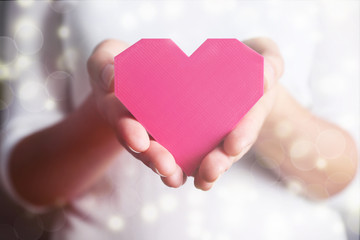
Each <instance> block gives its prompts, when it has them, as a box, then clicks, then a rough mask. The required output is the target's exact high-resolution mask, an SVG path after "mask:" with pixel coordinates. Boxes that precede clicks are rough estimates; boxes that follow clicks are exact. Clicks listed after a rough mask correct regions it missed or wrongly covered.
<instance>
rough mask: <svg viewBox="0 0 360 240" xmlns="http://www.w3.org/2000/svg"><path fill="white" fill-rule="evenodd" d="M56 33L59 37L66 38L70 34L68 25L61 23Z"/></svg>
mask: <svg viewBox="0 0 360 240" xmlns="http://www.w3.org/2000/svg"><path fill="white" fill-rule="evenodd" d="M57 34H58V36H59V38H62V39H66V38H68V37H69V36H70V29H69V27H67V26H65V25H62V26H60V27H59V28H58V31H57Z"/></svg>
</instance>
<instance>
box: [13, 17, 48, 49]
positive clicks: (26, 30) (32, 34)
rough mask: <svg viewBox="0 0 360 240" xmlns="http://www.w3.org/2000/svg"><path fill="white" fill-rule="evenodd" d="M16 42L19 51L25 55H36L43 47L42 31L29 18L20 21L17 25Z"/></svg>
mask: <svg viewBox="0 0 360 240" xmlns="http://www.w3.org/2000/svg"><path fill="white" fill-rule="evenodd" d="M15 29H16V30H15V35H14V40H15V43H16V47H17V49H18V50H19V51H20V52H21V53H23V54H29V55H31V54H35V53H37V52H38V51H39V50H40V49H41V48H42V46H43V43H44V37H43V33H42V31H41V30H40V29H39V28H38V27H37V26H36V24H35V23H34V22H33V21H32V20H31V19H28V18H23V19H19V20H18V21H17V23H16V25H15Z"/></svg>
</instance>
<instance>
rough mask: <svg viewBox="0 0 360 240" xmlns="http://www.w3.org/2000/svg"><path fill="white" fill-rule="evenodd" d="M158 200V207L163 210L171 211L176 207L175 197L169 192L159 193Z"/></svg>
mask: <svg viewBox="0 0 360 240" xmlns="http://www.w3.org/2000/svg"><path fill="white" fill-rule="evenodd" d="M159 202H160V208H161V209H162V210H163V211H165V212H173V211H175V209H176V208H177V207H178V200H177V198H176V197H175V196H174V195H172V194H170V193H168V194H163V195H161V196H160V199H159Z"/></svg>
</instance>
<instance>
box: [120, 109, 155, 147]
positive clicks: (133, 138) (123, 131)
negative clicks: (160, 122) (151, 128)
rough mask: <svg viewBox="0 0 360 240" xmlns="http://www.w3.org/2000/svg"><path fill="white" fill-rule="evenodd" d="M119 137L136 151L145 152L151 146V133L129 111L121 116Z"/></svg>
mask: <svg viewBox="0 0 360 240" xmlns="http://www.w3.org/2000/svg"><path fill="white" fill-rule="evenodd" d="M116 127H117V129H116V130H117V131H116V132H117V133H118V137H119V138H120V139H122V140H123V141H124V143H125V144H126V146H127V147H129V148H130V150H132V151H134V152H137V153H139V152H145V151H146V150H147V149H148V148H149V147H150V139H149V135H148V133H147V132H146V130H145V128H144V127H143V126H142V125H141V124H140V123H139V122H138V121H137V120H135V119H134V118H133V117H132V116H131V114H130V113H129V112H126V113H124V114H123V116H122V117H120V118H119V120H118V122H117V124H116Z"/></svg>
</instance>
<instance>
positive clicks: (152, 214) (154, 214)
mask: <svg viewBox="0 0 360 240" xmlns="http://www.w3.org/2000/svg"><path fill="white" fill-rule="evenodd" d="M158 216H159V211H158V208H157V207H156V206H155V205H154V204H151V203H145V204H144V205H143V206H142V209H141V218H142V219H143V220H144V221H145V222H147V223H153V222H155V221H156V220H157V219H158Z"/></svg>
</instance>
